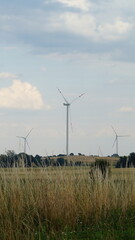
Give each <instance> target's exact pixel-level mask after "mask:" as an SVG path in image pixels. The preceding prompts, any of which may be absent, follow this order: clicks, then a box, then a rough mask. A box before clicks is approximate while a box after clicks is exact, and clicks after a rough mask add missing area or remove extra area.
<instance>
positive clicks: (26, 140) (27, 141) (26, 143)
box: [26, 140, 30, 149]
mask: <svg viewBox="0 0 135 240" xmlns="http://www.w3.org/2000/svg"><path fill="white" fill-rule="evenodd" d="M26 144H27V146H28V148H29V149H30V146H29V144H28V141H27V140H26Z"/></svg>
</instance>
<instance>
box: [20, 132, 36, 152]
mask: <svg viewBox="0 0 135 240" xmlns="http://www.w3.org/2000/svg"><path fill="white" fill-rule="evenodd" d="M32 130H33V128H32V129H31V130H30V131H29V132H28V134H27V135H26V137H23V136H17V137H18V138H22V139H23V140H24V153H26V147H27V146H28V147H29V144H28V141H27V138H28V136H29V135H30V133H31V131H32ZM29 148H30V147H29Z"/></svg>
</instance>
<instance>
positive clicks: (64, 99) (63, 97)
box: [57, 88, 69, 104]
mask: <svg viewBox="0 0 135 240" xmlns="http://www.w3.org/2000/svg"><path fill="white" fill-rule="evenodd" d="M57 89H58V91H59V93H60V94H61V96H62V97H63V99H64V100H65V102H66V103H67V104H69V103H68V101H67V99H66V98H65V97H64V95H63V93H62V92H61V91H60V89H59V88H57Z"/></svg>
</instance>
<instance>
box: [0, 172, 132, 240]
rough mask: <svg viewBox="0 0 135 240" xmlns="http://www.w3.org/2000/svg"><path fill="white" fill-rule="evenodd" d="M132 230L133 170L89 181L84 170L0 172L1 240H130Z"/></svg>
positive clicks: (96, 174) (97, 175)
mask: <svg viewBox="0 0 135 240" xmlns="http://www.w3.org/2000/svg"><path fill="white" fill-rule="evenodd" d="M127 171H128V170H127ZM134 225H135V171H134V169H132V171H131V170H129V172H124V171H123V170H122V169H119V172H118V173H117V170H116V171H115V170H113V172H112V174H111V175H110V176H107V177H106V178H105V179H104V178H103V176H102V174H101V172H100V171H98V170H97V171H95V178H94V181H93V180H91V179H90V176H89V168H86V167H84V168H83V167H81V168H80V167H76V168H74V167H61V168H60V167H56V168H51V167H49V168H40V169H34V168H30V169H26V168H22V169H20V168H12V169H1V170H0V237H1V238H0V239H2V240H40V239H41V240H43V239H59V240H60V239H63V240H64V239H77V240H78V239H90V240H91V239H92V240H93V239H94V240H96V239H97V240H100V239H101V240H102V239H104V240H105V239H106V240H107V239H110V240H116V239H123V240H124V239H125V240H127V239H128V237H127V233H128V236H130V240H131V239H135V234H134V233H135V228H134ZM103 230H104V232H103ZM120 234H123V235H120ZM119 235H120V237H121V236H123V237H122V238H119ZM132 237H134V238H132Z"/></svg>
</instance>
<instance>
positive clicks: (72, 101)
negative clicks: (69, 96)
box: [70, 93, 85, 104]
mask: <svg viewBox="0 0 135 240" xmlns="http://www.w3.org/2000/svg"><path fill="white" fill-rule="evenodd" d="M84 94H85V93H82V94H81V95H79V96H78V97H76V98H74V99H73V100H72V102H71V103H70V104H72V103H73V102H75V101H76V100H77V99H78V98H80V97H82V96H83V95H84Z"/></svg>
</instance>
